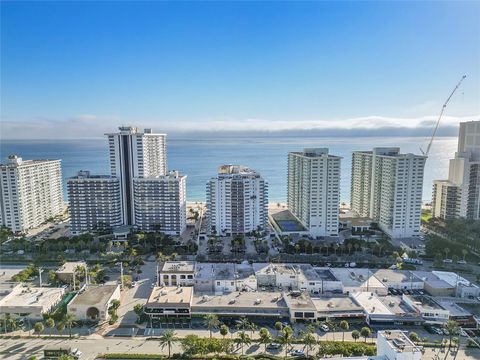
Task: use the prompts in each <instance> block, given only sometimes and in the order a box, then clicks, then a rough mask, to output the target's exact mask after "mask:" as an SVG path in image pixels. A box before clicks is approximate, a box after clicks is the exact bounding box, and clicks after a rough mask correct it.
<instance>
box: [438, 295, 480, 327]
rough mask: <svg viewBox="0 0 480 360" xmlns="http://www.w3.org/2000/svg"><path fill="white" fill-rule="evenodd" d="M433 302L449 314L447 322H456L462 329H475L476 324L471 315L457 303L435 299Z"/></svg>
mask: <svg viewBox="0 0 480 360" xmlns="http://www.w3.org/2000/svg"><path fill="white" fill-rule="evenodd" d="M435 301H436V302H437V303H438V304H439V305H440V306H441V307H442V308H443V309H445V310H446V311H448V312H449V318H448V319H449V320H453V321H456V322H457V323H458V324H459V325H460V326H463V327H477V322H476V320H475V318H474V316H473V314H472V313H470V312H469V311H467V310H465V309H464V308H463V307H461V306H460V305H458V304H457V303H455V302H453V301H451V300H448V299H435Z"/></svg>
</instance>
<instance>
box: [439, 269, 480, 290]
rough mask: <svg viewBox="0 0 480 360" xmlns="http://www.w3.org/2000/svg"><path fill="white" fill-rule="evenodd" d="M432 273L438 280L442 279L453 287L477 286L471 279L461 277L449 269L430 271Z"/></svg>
mask: <svg viewBox="0 0 480 360" xmlns="http://www.w3.org/2000/svg"><path fill="white" fill-rule="evenodd" d="M432 273H433V274H434V275H436V276H437V277H438V278H439V279H440V280H443V281H445V282H447V283H448V284H450V285H451V286H453V287H456V286H459V285H460V286H471V287H477V285H475V284H474V283H472V282H471V281H468V280H467V279H465V278H463V277H461V276H460V275H458V274H457V273H454V272H449V271H432Z"/></svg>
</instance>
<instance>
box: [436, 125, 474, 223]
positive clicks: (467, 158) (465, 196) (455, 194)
mask: <svg viewBox="0 0 480 360" xmlns="http://www.w3.org/2000/svg"><path fill="white" fill-rule="evenodd" d="M432 216H433V217H438V218H442V219H445V220H448V219H453V218H456V217H462V218H466V219H472V220H478V219H480V121H469V122H463V123H460V131H459V135H458V149H457V152H456V153H455V158H453V159H451V160H450V166H449V171H448V179H447V180H435V181H434V182H433V194H432Z"/></svg>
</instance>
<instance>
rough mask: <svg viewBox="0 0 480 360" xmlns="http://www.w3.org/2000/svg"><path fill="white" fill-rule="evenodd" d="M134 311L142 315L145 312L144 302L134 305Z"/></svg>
mask: <svg viewBox="0 0 480 360" xmlns="http://www.w3.org/2000/svg"><path fill="white" fill-rule="evenodd" d="M133 311H134V312H135V314H137V315H138V316H141V315H142V314H143V305H142V304H135V306H134V307H133Z"/></svg>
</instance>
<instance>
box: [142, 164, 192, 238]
mask: <svg viewBox="0 0 480 360" xmlns="http://www.w3.org/2000/svg"><path fill="white" fill-rule="evenodd" d="M186 179H187V177H186V176H185V175H180V174H179V173H178V171H171V172H170V173H168V174H167V175H164V176H157V177H153V176H151V177H148V178H135V179H133V187H134V207H135V225H136V226H137V227H138V229H140V230H143V231H161V232H163V233H165V234H169V235H181V234H182V233H183V231H184V230H185V229H186V216H187V200H186Z"/></svg>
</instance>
